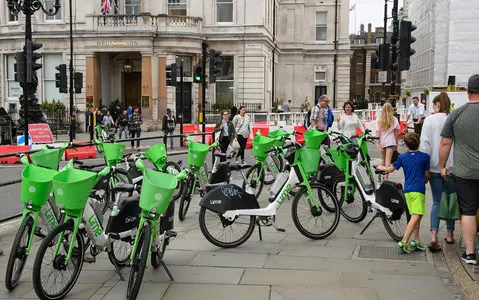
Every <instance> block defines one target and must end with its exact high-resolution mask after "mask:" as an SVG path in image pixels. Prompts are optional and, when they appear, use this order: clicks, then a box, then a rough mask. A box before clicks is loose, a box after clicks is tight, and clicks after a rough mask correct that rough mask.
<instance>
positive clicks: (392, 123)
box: [376, 102, 399, 179]
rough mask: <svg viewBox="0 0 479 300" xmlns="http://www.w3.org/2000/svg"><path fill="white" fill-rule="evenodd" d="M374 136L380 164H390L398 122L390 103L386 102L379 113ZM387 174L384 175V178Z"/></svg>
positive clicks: (396, 144)
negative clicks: (376, 139) (376, 140)
mask: <svg viewBox="0 0 479 300" xmlns="http://www.w3.org/2000/svg"><path fill="white" fill-rule="evenodd" d="M376 122H377V123H376V136H378V137H379V141H378V148H379V150H380V151H381V154H382V163H381V164H382V165H383V166H386V167H389V166H391V160H392V157H393V153H394V150H396V149H397V147H398V129H399V122H398V120H397V119H396V117H395V116H394V109H393V107H392V105H391V103H389V102H386V103H385V104H384V105H383V108H382V110H381V115H380V116H379V118H378V119H377V121H376ZM387 178H388V175H385V179H387Z"/></svg>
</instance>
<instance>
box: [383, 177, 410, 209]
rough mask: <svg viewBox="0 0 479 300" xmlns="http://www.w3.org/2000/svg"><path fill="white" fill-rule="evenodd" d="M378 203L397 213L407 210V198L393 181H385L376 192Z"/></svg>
mask: <svg viewBox="0 0 479 300" xmlns="http://www.w3.org/2000/svg"><path fill="white" fill-rule="evenodd" d="M376 203H378V204H379V205H381V206H383V207H386V208H389V210H390V211H391V212H392V213H394V212H395V211H404V209H405V208H406V198H405V197H404V192H403V190H402V189H399V188H398V184H397V183H395V182H392V181H384V182H383V183H382V184H381V186H380V187H379V188H378V189H377V191H376Z"/></svg>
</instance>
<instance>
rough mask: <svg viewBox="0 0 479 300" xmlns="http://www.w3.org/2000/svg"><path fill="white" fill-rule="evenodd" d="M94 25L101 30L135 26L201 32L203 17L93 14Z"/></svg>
mask: <svg viewBox="0 0 479 300" xmlns="http://www.w3.org/2000/svg"><path fill="white" fill-rule="evenodd" d="M92 17H93V19H94V22H93V24H94V26H96V29H97V30H99V31H103V30H104V31H118V30H128V28H134V29H135V30H146V31H150V30H151V31H156V30H158V31H160V32H161V31H181V32H193V33H199V32H201V27H202V19H201V18H198V17H188V16H168V15H156V16H152V15H150V14H139V15H93V16H92Z"/></svg>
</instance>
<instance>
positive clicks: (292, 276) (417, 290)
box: [0, 173, 468, 300]
mask: <svg viewBox="0 0 479 300" xmlns="http://www.w3.org/2000/svg"><path fill="white" fill-rule="evenodd" d="M390 179H392V180H398V181H402V173H396V174H394V175H392V176H391V178H390ZM233 182H234V183H236V184H238V183H239V182H238V174H236V175H235V180H234V181H233ZM264 190H265V191H264V192H263V196H264V197H263V199H265V198H267V197H266V193H267V191H266V189H264ZM430 198H431V196H430V191H428V200H427V203H428V204H429V205H428V206H429V207H430V203H431V199H430ZM198 200H199V196H196V197H195V199H194V200H193V202H192V205H191V207H190V211H189V212H188V216H187V218H186V220H185V221H183V222H180V221H179V220H178V219H177V216H175V227H176V230H177V231H178V232H179V235H178V238H176V239H175V240H173V241H172V242H171V244H170V246H169V247H168V249H167V252H166V254H165V262H166V263H167V265H169V266H170V270H171V272H172V275H173V276H174V278H175V281H174V282H170V281H169V279H168V277H167V275H166V273H165V272H164V270H163V269H161V268H160V269H157V270H153V268H152V267H151V266H148V269H147V270H146V272H145V276H144V280H143V284H142V286H141V290H140V294H139V297H138V299H142V300H143V299H144V300H149V299H164V300H171V299H181V300H188V299H195V300H203V299H205V300H206V299H207V300H216V299H218V300H219V299H221V300H223V299H230V300H237V299H238V300H239V299H241V300H242V299H245V300H246V299H248V300H249V299H255V300H256V299H257V300H267V299H271V300H285V299H307V298H309V299H317V298H318V296H320V297H321V299H328V300H329V299H349V298H351V295H354V299H355V300H362V299H364V300H373V299H381V300H395V299H398V300H399V299H401V300H403V299H405V298H408V299H410V298H413V299H435V300H450V299H468V298H467V297H466V296H465V295H464V294H463V292H462V290H461V288H460V287H459V286H457V283H456V282H455V280H454V279H453V278H452V276H451V273H450V272H449V269H448V268H447V266H446V262H445V259H444V256H443V254H442V253H436V254H431V253H430V252H415V253H413V254H412V255H402V254H399V250H398V249H397V248H395V247H396V246H395V242H394V241H393V240H392V239H391V238H390V237H389V235H388V234H387V233H386V230H385V229H384V226H383V225H382V222H381V220H379V219H376V220H375V221H374V223H373V225H372V226H371V227H370V228H369V229H368V230H367V231H366V232H365V233H364V235H359V232H360V231H361V229H362V228H363V227H364V226H365V225H366V223H367V222H368V220H369V219H370V218H371V217H372V214H371V213H370V214H369V215H368V217H367V219H366V220H364V221H363V222H361V223H359V224H354V223H350V222H348V221H346V220H345V219H341V222H340V224H339V226H338V228H337V229H336V231H335V232H334V233H333V234H332V235H331V236H330V237H329V238H327V239H325V240H318V241H313V240H309V239H308V238H306V237H304V236H303V235H301V234H300V233H299V232H298V231H297V229H296V228H295V226H294V224H293V222H292V219H291V213H290V209H291V205H290V203H291V201H288V200H286V201H285V202H284V204H283V206H282V207H281V208H280V209H279V211H278V215H277V218H276V221H277V222H276V223H277V224H278V226H279V227H282V228H285V229H286V232H285V233H279V232H275V231H274V229H273V228H272V227H269V228H264V227H263V228H262V230H263V241H259V237H258V233H257V230H255V232H254V233H253V235H252V236H251V238H250V240H249V241H248V242H246V243H245V244H243V245H242V246H240V247H238V248H234V249H220V248H218V247H216V246H213V245H212V244H210V243H209V242H208V241H207V240H206V239H205V238H204V237H203V235H202V233H201V231H200V229H199V226H198V211H199V206H198V205H197V203H198ZM260 202H261V203H262V205H266V202H267V201H266V202H265V201H260ZM429 207H427V208H426V211H427V212H428V211H429V209H430V208H429ZM17 228H18V221H13V222H11V223H9V224H3V225H0V238H1V240H0V248H2V249H4V250H5V252H6V254H5V255H4V256H0V275H1V276H0V281H4V276H3V274H5V266H6V261H7V259H8V252H9V251H10V247H11V242H12V240H13V237H14V234H15V231H16V229H17ZM442 234H443V233H441V236H442ZM421 237H422V239H423V241H424V242H425V243H427V242H428V239H429V220H428V214H427V215H426V217H425V218H424V222H423V224H422V228H421ZM456 238H457V237H456ZM38 246H39V242H36V243H35V244H34V246H33V249H32V254H31V255H30V257H29V260H28V262H27V266H26V270H25V272H24V274H23V277H22V279H21V283H20V285H19V286H18V287H17V289H16V290H15V291H13V292H11V293H9V292H8V291H7V290H6V289H5V288H0V299H36V298H37V297H36V295H35V293H34V291H33V288H32V280H31V268H32V265H33V260H34V257H35V253H36V250H37V248H38ZM364 257H368V258H364ZM122 272H123V273H124V274H125V275H126V279H127V280H128V272H129V269H128V268H124V269H123V270H122ZM126 284H127V282H122V281H120V280H119V277H118V275H117V274H116V273H115V269H114V267H113V266H112V265H111V264H110V262H109V260H108V258H107V256H106V255H105V254H100V256H99V259H97V262H96V263H95V264H84V266H83V269H82V272H81V275H80V277H79V279H78V282H77V284H76V285H75V287H74V288H73V290H72V291H71V293H70V294H69V295H68V296H67V298H66V299H85V300H86V299H90V300H93V299H94V300H99V299H104V300H109V299H114V300H117V299H124V298H125V297H126V296H125V295H126Z"/></svg>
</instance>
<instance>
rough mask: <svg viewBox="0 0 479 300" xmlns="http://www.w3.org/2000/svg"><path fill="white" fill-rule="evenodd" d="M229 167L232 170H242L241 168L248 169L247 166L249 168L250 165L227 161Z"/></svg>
mask: <svg viewBox="0 0 479 300" xmlns="http://www.w3.org/2000/svg"><path fill="white" fill-rule="evenodd" d="M229 168H230V170H232V171H239V170H243V169H249V168H251V166H250V165H240V164H236V163H231V162H230V163H229Z"/></svg>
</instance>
